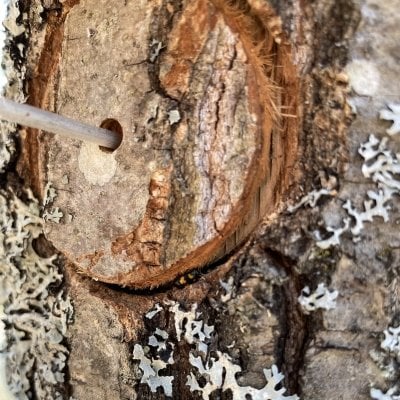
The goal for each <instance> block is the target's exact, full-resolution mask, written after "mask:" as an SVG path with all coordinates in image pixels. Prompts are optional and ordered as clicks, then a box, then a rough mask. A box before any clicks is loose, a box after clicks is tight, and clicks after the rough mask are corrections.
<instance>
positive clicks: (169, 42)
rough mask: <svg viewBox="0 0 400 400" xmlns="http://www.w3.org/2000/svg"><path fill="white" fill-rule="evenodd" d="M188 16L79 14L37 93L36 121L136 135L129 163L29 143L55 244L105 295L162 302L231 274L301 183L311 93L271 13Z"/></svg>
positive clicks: (47, 139) (52, 46) (222, 11)
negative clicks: (135, 292) (183, 288)
mask: <svg viewBox="0 0 400 400" xmlns="http://www.w3.org/2000/svg"><path fill="white" fill-rule="evenodd" d="M178 3H179V2H178V1H175V2H162V4H161V5H159V4H154V5H152V6H149V5H146V7H144V6H142V5H141V3H140V2H126V4H124V2H118V3H117V4H113V3H110V2H108V1H103V0H101V1H99V0H87V1H81V2H77V1H75V2H65V4H64V7H63V11H62V13H60V14H59V15H57V16H53V17H52V18H51V19H49V21H48V25H47V28H46V36H45V39H44V40H45V45H44V46H43V47H42V49H43V50H42V54H41V55H40V62H38V63H37V68H36V70H35V71H33V74H32V76H33V78H32V80H31V82H30V84H29V93H30V95H29V97H28V98H29V101H30V103H31V104H33V105H35V106H39V107H42V108H46V109H49V110H51V111H56V112H58V113H60V114H62V115H65V116H68V117H72V118H75V119H77V120H80V121H83V122H87V123H90V124H93V125H98V126H99V125H100V124H101V123H102V121H104V120H107V119H108V118H113V119H115V120H116V121H118V122H119V124H120V125H121V127H122V129H123V141H122V144H121V146H120V147H119V148H118V149H117V150H116V151H114V152H105V151H103V150H102V149H100V148H98V147H97V146H96V145H91V144H87V143H79V142H76V141H73V140H68V139H59V138H57V137H52V136H50V135H48V134H42V133H41V134H32V133H33V132H28V133H27V135H26V138H25V139H23V141H22V156H21V158H20V162H19V170H20V171H21V173H22V174H23V175H25V177H26V178H27V179H28V181H29V183H30V185H31V187H33V188H34V190H35V192H36V195H37V196H39V197H41V198H42V199H43V198H44V196H45V194H44V192H45V187H46V185H47V184H48V183H51V184H52V185H53V187H54V188H55V189H56V191H57V197H56V198H55V199H54V201H53V202H52V203H51V204H49V205H48V208H49V209H48V212H50V213H51V211H52V210H60V211H61V212H62V214H63V217H62V218H61V221H60V224H59V225H58V224H55V223H54V220H52V219H50V220H48V221H47V222H46V225H45V234H46V237H47V239H48V240H49V241H50V242H51V243H52V244H53V245H54V246H55V247H56V249H57V250H59V251H60V252H62V253H63V254H64V255H65V256H66V257H67V259H68V260H69V261H70V262H72V263H73V264H74V265H75V266H76V268H77V269H78V270H79V271H80V272H82V273H84V274H87V275H88V276H90V277H93V278H95V279H97V280H100V281H103V282H109V283H115V284H119V285H123V286H129V287H135V288H145V287H155V286H160V285H162V284H164V283H166V282H169V281H171V280H173V279H175V278H176V277H177V276H179V275H182V274H183V273H185V272H188V271H190V270H193V269H196V268H200V267H202V266H205V265H207V264H210V263H213V262H215V261H217V260H218V259H220V258H221V257H223V256H224V255H226V254H229V253H231V252H232V251H233V250H234V249H236V248H237V247H238V246H239V245H240V244H241V243H243V242H244V240H245V239H247V238H248V236H249V234H250V233H251V232H252V231H253V230H254V229H255V227H256V226H257V223H258V222H259V221H260V219H261V218H262V217H263V216H265V215H266V214H267V213H270V212H272V211H274V210H275V209H276V207H277V204H278V202H279V201H280V200H281V199H282V197H283V196H284V194H285V190H286V189H287V188H288V185H289V183H290V180H291V177H292V176H293V169H294V162H295V157H296V152H297V131H296V126H297V125H298V118H297V79H296V70H295V68H294V66H293V65H292V63H291V50H290V46H289V45H288V43H287V42H286V40H285V37H284V35H283V34H282V32H281V29H280V24H279V19H278V18H276V17H275V16H274V15H273V13H272V12H271V10H270V9H269V8H268V6H266V5H265V4H264V2H259V1H256V0H251V1H247V2H246V1H238V2H229V1H221V0H212V1H211V0H199V1H195V2H193V1H184V2H183V3H182V4H178ZM138 32H139V33H140V34H139V33H138ZM137 37H146V38H147V40H146V41H142V40H140V41H139V40H136V38H137ZM93 60H96V62H93ZM138 76H139V77H140V79H138Z"/></svg>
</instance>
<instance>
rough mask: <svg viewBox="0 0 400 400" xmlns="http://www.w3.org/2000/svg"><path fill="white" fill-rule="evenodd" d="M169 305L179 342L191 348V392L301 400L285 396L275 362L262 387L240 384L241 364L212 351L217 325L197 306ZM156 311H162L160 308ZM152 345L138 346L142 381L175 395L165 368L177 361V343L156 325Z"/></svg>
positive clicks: (241, 399)
mask: <svg viewBox="0 0 400 400" xmlns="http://www.w3.org/2000/svg"><path fill="white" fill-rule="evenodd" d="M166 307H167V311H169V312H171V313H173V315H174V328H175V335H176V339H177V342H178V343H179V342H182V341H184V342H185V343H187V344H188V345H189V346H190V348H191V350H190V352H189V363H190V365H192V367H193V370H192V371H191V372H190V375H189V376H187V381H186V384H187V385H188V386H189V388H190V391H191V392H199V393H200V395H201V397H202V398H203V399H209V398H210V396H211V394H212V393H213V392H215V391H217V390H219V391H222V392H224V391H230V392H231V394H232V398H233V400H249V399H250V400H298V397H297V396H296V395H294V396H284V393H285V392H286V389H285V388H284V387H283V386H282V380H283V378H284V377H283V375H282V374H281V373H279V371H278V369H277V367H276V366H275V365H273V366H272V367H271V369H264V376H265V378H266V385H265V386H264V387H263V388H262V389H256V388H253V387H250V386H240V385H239V384H238V382H237V377H236V375H237V373H240V372H242V369H241V367H240V366H239V365H236V364H235V363H234V362H233V360H232V359H231V357H230V356H229V355H228V354H226V353H223V352H221V351H216V352H215V353H213V355H211V354H210V351H209V344H210V343H211V340H212V338H213V333H214V327H213V326H210V325H208V324H206V323H205V322H204V321H203V320H202V318H201V313H200V312H198V311H197V305H193V306H192V307H191V308H190V310H188V311H185V310H182V308H181V307H180V305H179V304H178V303H175V302H168V303H166ZM156 310H157V313H158V312H159V310H158V309H157V308H156ZM153 317H154V315H153V311H150V313H148V314H147V318H148V319H151V318H153ZM148 345H149V346H150V347H151V348H152V350H151V351H150V349H149V351H146V349H145V348H143V347H142V346H141V345H139V344H136V345H135V346H134V351H133V358H134V359H135V360H138V361H139V368H140V370H141V371H142V377H141V381H140V382H141V383H145V384H147V385H148V386H149V387H150V390H151V391H152V392H153V393H154V392H156V391H157V388H162V390H163V391H164V394H165V395H166V396H167V397H171V396H172V393H173V386H172V385H173V377H172V376H168V375H166V374H165V369H166V368H167V367H168V365H172V364H173V363H174V358H173V349H174V348H175V344H174V343H173V342H172V339H170V338H169V335H168V333H167V332H166V331H164V330H161V329H159V328H156V330H155V332H154V334H153V335H151V336H150V337H149V338H148ZM146 347H147V346H146ZM154 352H156V353H154ZM214 355H216V357H215V356H214ZM166 359H167V361H165V360H166ZM204 360H207V361H204ZM160 372H161V373H160Z"/></svg>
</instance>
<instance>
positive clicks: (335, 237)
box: [316, 218, 350, 250]
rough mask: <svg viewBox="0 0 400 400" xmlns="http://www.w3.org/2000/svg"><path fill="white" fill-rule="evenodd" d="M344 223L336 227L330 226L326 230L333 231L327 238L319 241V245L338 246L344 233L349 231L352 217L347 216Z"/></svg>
mask: <svg viewBox="0 0 400 400" xmlns="http://www.w3.org/2000/svg"><path fill="white" fill-rule="evenodd" d="M343 223H344V225H343V226H342V227H338V228H334V227H332V226H328V227H327V228H326V230H327V231H328V232H330V233H332V235H331V236H329V237H328V238H327V239H324V240H319V241H317V243H316V244H317V246H318V247H319V248H321V249H324V250H325V249H328V248H329V247H332V246H337V245H339V244H340V237H341V236H342V235H343V233H345V232H347V231H348V230H349V227H350V218H345V219H344V221H343Z"/></svg>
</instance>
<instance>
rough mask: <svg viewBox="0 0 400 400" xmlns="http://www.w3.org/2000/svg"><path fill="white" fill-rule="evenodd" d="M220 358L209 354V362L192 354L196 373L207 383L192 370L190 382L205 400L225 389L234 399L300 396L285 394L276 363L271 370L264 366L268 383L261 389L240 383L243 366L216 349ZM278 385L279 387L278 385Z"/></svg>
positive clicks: (273, 399) (282, 399) (275, 399)
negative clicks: (216, 391) (238, 378)
mask: <svg viewBox="0 0 400 400" xmlns="http://www.w3.org/2000/svg"><path fill="white" fill-rule="evenodd" d="M217 356H218V359H216V358H214V357H210V358H209V360H208V362H207V363H203V361H202V359H201V357H195V356H194V355H193V354H192V353H191V354H189V362H190V364H191V365H192V366H193V367H195V370H196V373H197V374H198V375H199V376H201V377H202V378H203V379H204V378H205V380H206V384H205V385H202V386H201V385H200V384H199V382H198V380H197V378H196V375H195V374H193V373H191V374H190V376H188V378H187V383H186V384H187V385H188V386H189V387H190V391H191V392H200V393H201V396H202V398H203V400H208V399H209V398H210V396H211V393H213V392H214V391H215V390H218V389H220V390H222V391H223V392H225V391H227V390H229V391H230V392H231V394H232V399H233V400H246V399H252V400H298V399H299V397H298V396H296V395H293V396H284V393H285V392H286V389H285V388H284V387H282V385H281V384H282V380H283V379H284V376H283V375H282V374H281V373H280V372H279V371H278V368H277V367H276V365H273V366H272V367H271V369H264V370H263V372H264V376H265V378H266V381H267V383H266V385H265V386H264V387H263V388H262V389H256V388H253V387H251V386H240V385H239V384H238V382H237V380H236V374H238V373H241V372H242V368H241V367H240V366H239V365H236V364H234V363H233V362H232V359H231V358H230V357H229V355H228V354H225V353H221V352H220V351H218V352H217ZM277 387H278V388H277Z"/></svg>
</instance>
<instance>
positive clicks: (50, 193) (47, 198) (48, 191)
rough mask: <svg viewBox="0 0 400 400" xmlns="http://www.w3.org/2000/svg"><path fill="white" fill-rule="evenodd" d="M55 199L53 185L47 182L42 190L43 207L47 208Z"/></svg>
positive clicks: (55, 192)
mask: <svg viewBox="0 0 400 400" xmlns="http://www.w3.org/2000/svg"><path fill="white" fill-rule="evenodd" d="M56 197H57V191H56V189H55V188H54V187H53V184H52V183H51V182H48V183H47V185H46V186H45V188H44V200H43V206H48V205H49V204H53V203H54V200H55V199H56Z"/></svg>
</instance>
